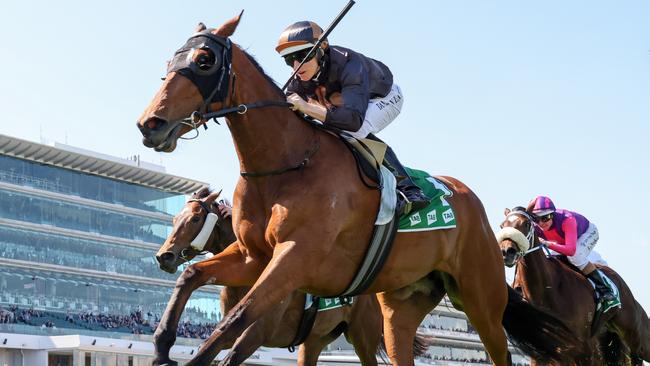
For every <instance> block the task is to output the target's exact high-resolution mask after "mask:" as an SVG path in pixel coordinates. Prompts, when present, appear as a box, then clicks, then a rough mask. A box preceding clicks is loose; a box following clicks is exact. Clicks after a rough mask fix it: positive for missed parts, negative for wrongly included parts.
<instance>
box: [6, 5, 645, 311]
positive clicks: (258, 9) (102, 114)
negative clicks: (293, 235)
mask: <svg viewBox="0 0 650 366" xmlns="http://www.w3.org/2000/svg"><path fill="white" fill-rule="evenodd" d="M344 4H345V2H344V1H343V0H340V1H335V2H327V1H321V2H316V1H310V2H306V1H291V2H289V1H252V0H249V1H230V2H224V1H211V2H198V3H197V2H177V1H174V2H172V1H153V0H148V1H123V0H116V1H100V2H96V1H58V2H51V1H33V0H21V1H6V2H4V3H3V6H2V11H1V12H0V55H1V57H0V70H1V72H2V76H1V77H0V106H1V108H0V112H1V113H2V119H1V120H0V133H3V134H7V135H11V136H16V137H20V138H24V139H28V140H32V141H41V139H45V140H56V141H59V142H67V143H68V144H70V145H74V146H77V147H81V148H86V149H91V150H95V151H98V152H101V153H105V154H111V155H115V156H119V157H127V156H130V155H134V154H139V155H140V156H141V158H142V159H144V160H147V161H151V162H154V163H158V164H162V165H164V166H165V167H167V170H168V172H170V173H173V174H177V175H182V176H186V177H190V178H194V179H198V180H201V181H205V182H210V183H211V184H212V185H213V186H214V187H217V188H221V187H223V189H224V192H225V193H226V195H231V194H232V192H233V189H234V185H235V182H236V179H237V175H238V164H237V160H236V156H235V153H234V150H233V146H232V140H231V138H230V134H229V132H228V129H227V127H225V126H223V125H222V126H217V125H214V124H212V125H211V126H210V129H209V130H208V131H206V132H205V133H202V134H201V136H200V137H199V138H198V139H197V140H194V141H191V142H187V141H184V142H181V143H180V144H179V147H178V149H177V150H176V151H175V152H174V153H172V154H163V153H155V152H153V151H152V150H149V149H147V148H145V147H144V146H143V145H142V144H141V142H140V139H141V137H140V133H139V132H138V130H137V129H136V127H135V121H136V119H137V117H138V116H139V115H140V113H141V112H142V111H143V110H144V108H145V107H146V105H147V104H148V103H149V101H150V100H151V98H152V97H153V95H154V93H155V92H156V90H157V89H158V87H159V86H160V84H161V81H160V77H162V76H164V73H165V62H166V60H168V59H169V58H170V57H171V56H172V54H173V52H174V51H175V50H176V49H177V48H178V47H179V46H181V45H182V44H183V43H184V41H185V40H186V38H187V37H188V36H190V35H191V34H192V32H193V30H194V27H195V26H196V24H197V23H198V22H199V21H202V22H204V23H205V24H206V25H208V26H211V27H214V26H218V25H220V24H221V23H223V22H224V21H225V20H227V19H229V18H231V17H232V16H234V15H236V14H237V13H238V12H239V11H240V10H241V9H245V13H244V16H243V18H242V21H241V23H240V25H239V28H238V29H237V32H236V33H235V35H234V36H233V37H232V39H233V41H234V42H235V43H237V44H239V45H240V46H242V47H243V48H245V49H246V50H247V51H248V52H250V53H251V54H253V55H254V56H255V57H256V58H257V60H258V61H259V62H260V64H261V65H262V66H263V67H264V68H265V70H266V71H267V73H268V74H269V75H271V76H272V77H273V78H274V79H275V80H276V81H277V82H278V83H280V84H282V83H284V81H285V80H286V78H287V77H288V76H289V72H290V70H289V69H288V68H287V66H286V65H285V64H284V63H283V61H282V59H281V58H279V57H278V56H277V54H276V53H275V51H274V46H275V44H276V42H277V37H278V35H279V34H280V32H281V31H282V30H283V29H284V27H286V26H287V25H288V24H290V23H292V22H295V21H299V20H306V19H309V20H314V21H316V22H318V23H320V24H321V26H323V27H325V26H327V25H328V24H329V23H330V21H331V20H332V19H333V18H334V16H335V15H336V14H338V12H339V10H340V9H341V8H342V7H343V5H344ZM330 42H331V43H332V44H338V45H344V46H347V47H350V48H353V49H356V50H358V51H360V52H362V53H364V54H366V55H368V56H371V57H373V58H377V59H379V60H382V61H383V62H385V63H386V64H387V65H389V66H390V67H391V69H392V71H393V73H394V75H395V80H396V82H397V83H399V84H400V86H401V87H402V90H403V92H404V95H405V105H404V108H403V111H402V114H401V115H400V117H398V119H397V120H396V121H395V122H393V124H392V125H391V126H389V127H388V128H387V129H386V130H384V131H382V133H381V134H380V137H382V138H383V139H384V140H385V141H387V142H389V143H390V144H392V146H393V147H394V149H395V151H396V152H397V154H398V156H400V157H401V160H402V161H403V162H404V163H405V164H407V165H410V166H413V167H417V168H421V169H424V170H427V171H429V172H430V173H432V174H439V175H451V176H454V177H457V178H459V179H461V180H462V181H464V182H465V183H467V184H468V185H469V186H470V187H471V188H472V189H473V190H474V191H475V192H476V193H477V195H478V196H479V197H480V198H481V200H482V201H483V204H484V206H485V209H486V210H487V213H488V216H489V217H490V221H491V223H492V226H493V227H494V228H495V229H496V228H497V227H498V224H499V223H500V222H501V220H502V218H503V215H502V212H503V209H504V208H505V207H512V206H515V205H522V204H525V203H527V202H528V201H529V200H530V199H531V198H532V197H534V196H535V195H538V194H545V195H549V196H550V197H551V198H552V199H553V200H554V201H555V203H556V204H557V206H558V207H561V208H567V209H570V210H575V211H577V212H580V213H582V214H584V215H586V216H587V218H589V219H590V220H592V221H593V222H594V223H596V224H597V225H598V228H599V230H600V235H601V239H600V241H599V243H598V245H597V247H596V248H597V250H598V251H600V252H601V253H602V255H603V256H604V257H605V259H607V260H608V261H609V263H610V265H611V266H612V267H613V268H614V269H616V270H617V271H618V272H619V273H621V274H622V276H623V277H624V278H625V279H626V281H627V283H628V284H629V286H630V287H631V288H632V290H633V292H634V294H635V296H636V297H637V299H639V301H640V302H641V303H642V304H643V305H644V307H645V308H646V310H650V285H649V282H648V277H649V276H648V265H650V239H649V238H648V233H647V232H646V231H645V229H646V228H647V227H646V226H645V225H647V222H648V216H649V215H648V211H649V210H650V198H649V193H648V181H650V168H649V166H650V162H649V161H650V147H649V145H650V124H649V122H650V103H649V102H650V2H648V1H641V0H639V1H616V2H611V1H581V0H577V1H544V2H537V3H533V2H520V1H481V0H476V1H470V0H467V1H453V2H452V1H447V2H440V1H426V2H425V1H419V2H416V1H411V2H409V1H401V2H400V1H370V0H359V1H358V2H357V4H356V5H355V6H354V7H353V8H352V10H351V11H350V13H349V14H348V15H347V17H346V18H345V19H344V20H343V21H342V22H341V23H340V25H339V27H338V28H337V29H336V30H335V32H334V33H333V34H332V35H331V36H330ZM469 270H471V269H469Z"/></svg>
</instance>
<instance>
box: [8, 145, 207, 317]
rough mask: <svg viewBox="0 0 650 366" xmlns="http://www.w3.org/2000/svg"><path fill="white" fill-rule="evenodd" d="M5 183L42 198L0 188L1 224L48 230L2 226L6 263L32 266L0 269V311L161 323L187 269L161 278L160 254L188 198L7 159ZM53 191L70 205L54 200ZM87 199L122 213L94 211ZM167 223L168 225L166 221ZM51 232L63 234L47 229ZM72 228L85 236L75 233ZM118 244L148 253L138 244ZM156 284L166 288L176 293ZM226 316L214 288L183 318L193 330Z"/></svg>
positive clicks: (198, 296) (196, 297) (198, 294)
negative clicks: (133, 317)
mask: <svg viewBox="0 0 650 366" xmlns="http://www.w3.org/2000/svg"><path fill="white" fill-rule="evenodd" d="M0 182H4V183H8V184H11V185H14V186H21V187H30V188H32V189H34V190H36V191H37V192H38V193H39V194H31V193H28V192H22V191H20V189H16V188H12V187H11V186H5V187H2V186H0V218H2V219H10V220H14V221H18V222H25V223H31V224H36V225H43V226H39V228H38V229H30V228H28V227H22V228H21V227H18V226H17V225H15V224H12V225H8V224H4V225H3V224H2V223H0V258H1V259H3V260H5V261H12V260H20V261H27V262H31V263H34V265H33V266H30V267H26V266H24V263H20V262H14V263H11V265H8V266H0V305H1V306H3V307H4V308H8V307H10V306H12V305H16V306H18V307H21V308H30V307H34V308H36V309H43V310H46V311H52V312H63V313H68V312H70V313H73V314H75V313H83V312H93V313H94V314H112V315H124V314H130V313H131V312H135V311H142V313H144V314H151V317H152V318H159V317H160V316H161V314H162V313H163V311H164V309H165V307H166V305H167V302H168V300H169V298H170V296H171V293H172V290H173V283H174V281H175V280H176V278H177V277H178V273H180V271H179V272H177V274H168V273H166V272H164V271H162V270H160V269H159V268H158V265H157V262H156V260H155V258H154V255H155V253H156V251H157V249H158V247H159V246H160V245H161V244H162V243H163V242H164V241H165V239H166V238H167V236H168V234H169V233H170V232H171V228H172V220H171V219H172V216H173V215H174V214H176V213H177V212H179V211H180V210H181V208H182V207H183V205H184V204H185V196H184V195H183V194H182V193H175V192H165V191H162V190H157V189H153V188H148V187H144V186H140V185H137V184H131V183H127V182H123V181H119V180H115V179H109V178H104V177H100V176H95V175H91V174H86V173H82V172H78V171H74V170H69V169H64V168H59V167H55V166H51V165H47V164H39V163H35V162H32V161H28V160H23V159H18V158H14V157H10V156H6V155H0ZM48 192H53V193H57V194H59V195H61V194H62V195H64V196H65V199H59V198H55V197H48V194H49V193H48ZM80 197H81V198H85V199H87V200H92V201H97V202H103V203H108V204H112V205H118V206H121V207H110V206H109V207H106V208H98V207H93V206H92V205H88V204H85V202H87V201H85V200H80V199H79V198H80ZM125 208H126V209H125ZM128 208H131V209H138V210H143V211H147V212H151V213H156V215H151V214H148V213H146V212H142V211H131V210H128ZM163 215H165V216H167V215H168V217H169V218H168V219H164V218H161V216H163ZM49 227H56V228H57V229H63V230H56V231H49V230H48V228H49ZM65 230H74V231H78V232H82V233H84V234H83V235H80V234H74V233H70V234H69V235H68V234H66V232H65ZM97 234H99V235H101V237H100V236H99V235H97ZM111 238H115V239H126V240H133V241H136V242H145V243H150V244H151V245H150V246H148V245H142V246H137V245H135V246H131V245H127V244H124V243H121V242H120V240H111ZM39 264H44V265H45V264H47V265H57V266H63V267H68V268H74V269H75V270H76V271H78V270H81V271H83V270H92V271H97V272H100V273H99V274H97V273H89V274H88V275H84V274H77V273H71V272H67V271H66V269H65V268H62V269H61V270H58V269H57V270H53V269H46V268H39ZM116 274H120V275H125V276H130V277H131V279H123V278H118V277H116V276H114V275H116ZM112 275H113V276H112ZM153 279H159V280H166V281H169V285H162V284H157V283H155V282H153V281H151V280H153ZM219 317H220V314H219V294H218V293H217V292H216V291H215V288H214V287H212V290H210V288H209V287H204V288H203V290H198V291H195V292H194V293H193V294H192V297H191V298H190V300H189V302H188V305H187V306H186V308H185V311H184V313H183V320H187V321H191V322H192V323H196V324H198V323H201V322H205V323H207V322H209V323H215V322H216V321H217V320H218V319H219ZM151 320H152V321H154V320H155V319H151Z"/></svg>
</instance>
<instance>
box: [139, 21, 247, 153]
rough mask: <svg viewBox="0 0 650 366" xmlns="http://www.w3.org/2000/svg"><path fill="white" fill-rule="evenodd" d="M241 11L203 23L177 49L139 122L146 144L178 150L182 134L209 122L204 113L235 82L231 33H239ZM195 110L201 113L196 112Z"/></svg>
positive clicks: (219, 103) (220, 103) (223, 97)
mask: <svg viewBox="0 0 650 366" xmlns="http://www.w3.org/2000/svg"><path fill="white" fill-rule="evenodd" d="M242 13H243V12H242ZM241 15H242V14H241V13H240V14H239V15H238V16H236V17H234V18H233V19H231V20H229V21H227V22H226V23H224V24H223V25H222V26H221V27H219V28H216V29H208V28H206V27H205V25H203V23H199V25H198V27H197V28H196V30H195V33H194V35H192V36H191V37H190V38H189V39H188V40H187V42H186V43H185V44H184V45H183V46H182V47H181V48H179V49H178V51H176V53H175V54H174V56H173V57H172V59H171V61H169V63H168V67H167V75H166V76H165V79H164V82H163V85H162V86H161V87H160V90H158V93H157V94H156V95H155V96H154V98H153V100H152V101H151V103H150V104H149V106H148V107H147V108H146V109H145V111H144V113H142V115H141V116H140V118H139V119H138V122H137V126H138V128H139V129H140V132H141V133H142V136H143V138H142V143H143V144H144V145H145V146H147V147H151V148H153V149H155V150H156V151H164V152H172V151H174V149H175V148H176V142H177V140H178V138H180V137H181V136H182V135H184V134H185V133H187V132H189V131H191V130H193V129H195V128H196V127H198V126H200V125H201V124H203V123H205V121H204V120H202V119H201V117H200V114H199V113H205V112H206V111H207V110H208V109H209V108H212V109H220V108H221V107H222V106H223V105H224V101H225V100H226V98H227V97H228V95H229V93H230V88H229V86H230V85H231V84H232V83H231V82H230V79H231V72H230V71H231V62H232V45H231V42H230V39H229V38H228V37H230V36H231V35H232V34H233V33H234V32H235V29H236V28H237V24H238V23H239V19H240V18H241ZM195 111H198V112H199V113H195V114H194V115H193V112H195ZM197 116H199V117H197Z"/></svg>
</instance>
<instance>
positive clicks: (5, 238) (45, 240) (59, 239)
mask: <svg viewBox="0 0 650 366" xmlns="http://www.w3.org/2000/svg"><path fill="white" fill-rule="evenodd" d="M155 251H156V249H153V248H152V249H145V248H135V247H129V246H125V245H116V244H111V243H108V242H103V241H97V240H89V239H81V238H75V237H69V236H64V235H60V234H50V233H43V232H37V231H29V230H23V229H16V228H10V227H5V226H2V225H0V257H1V258H7V259H19V260H23V261H31V262H38V263H47V264H56V265H60V266H66V267H74V268H79V269H92V270H94V271H102V272H108V273H120V274H125V275H130V276H138V277H145V278H160V279H164V280H169V281H174V280H176V275H173V274H169V273H167V272H164V271H161V270H160V269H158V265H157V263H156V259H155V258H154V254H155Z"/></svg>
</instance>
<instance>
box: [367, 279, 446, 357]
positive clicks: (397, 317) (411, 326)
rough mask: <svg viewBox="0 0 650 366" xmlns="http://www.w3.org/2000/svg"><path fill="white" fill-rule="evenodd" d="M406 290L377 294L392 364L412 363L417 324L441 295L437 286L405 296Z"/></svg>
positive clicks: (387, 349)
mask: <svg viewBox="0 0 650 366" xmlns="http://www.w3.org/2000/svg"><path fill="white" fill-rule="evenodd" d="M405 290H406V289H401V290H397V291H393V292H388V293H387V292H382V293H379V294H377V299H378V300H379V304H380V305H381V311H382V314H383V317H384V341H385V342H386V351H387V353H388V357H389V358H390V360H391V362H392V364H393V365H394V366H412V365H413V364H414V352H415V350H414V347H413V345H414V341H415V333H416V332H417V329H418V326H419V325H420V323H421V322H422V320H423V319H424V317H425V316H426V315H427V314H428V313H429V311H431V309H433V308H434V307H435V306H436V305H437V304H438V303H439V302H440V300H441V299H442V297H443V296H444V292H443V291H442V290H441V289H439V288H434V289H433V290H432V292H431V293H426V294H425V293H422V292H415V293H412V294H410V295H405V294H404V291H405ZM405 296H407V297H405Z"/></svg>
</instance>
